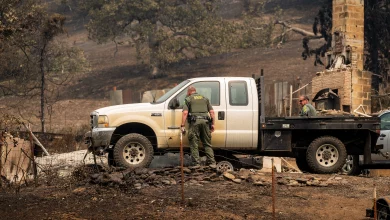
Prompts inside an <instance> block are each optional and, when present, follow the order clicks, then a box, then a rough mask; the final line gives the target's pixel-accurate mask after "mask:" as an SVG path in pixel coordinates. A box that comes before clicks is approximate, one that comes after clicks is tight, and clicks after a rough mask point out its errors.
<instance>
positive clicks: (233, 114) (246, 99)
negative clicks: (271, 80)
mask: <svg viewBox="0 0 390 220" xmlns="http://www.w3.org/2000/svg"><path fill="white" fill-rule="evenodd" d="M225 83H226V85H227V86H226V105H227V112H226V123H227V124H226V130H227V131H226V148H231V149H232V148H235V149H239V148H246V149H248V148H255V147H256V146H254V141H253V137H254V132H255V130H256V129H255V128H254V123H257V118H256V117H255V115H254V108H257V106H254V104H253V101H252V99H253V94H252V90H254V91H256V88H251V84H250V80H249V79H239V78H238V79H234V78H233V79H232V78H230V79H229V78H228V79H226V82H225ZM256 112H257V111H256Z"/></svg>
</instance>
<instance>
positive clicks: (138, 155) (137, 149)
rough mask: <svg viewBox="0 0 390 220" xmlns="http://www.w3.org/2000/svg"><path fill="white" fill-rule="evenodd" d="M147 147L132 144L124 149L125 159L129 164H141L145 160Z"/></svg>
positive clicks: (136, 143)
mask: <svg viewBox="0 0 390 220" xmlns="http://www.w3.org/2000/svg"><path fill="white" fill-rule="evenodd" d="M145 154H146V152H145V147H144V146H143V145H142V144H140V143H138V142H132V143H129V144H128V145H126V146H125V147H124V148H123V158H124V159H125V160H126V162H127V163H129V164H139V163H141V162H142V161H143V160H144V159H145Z"/></svg>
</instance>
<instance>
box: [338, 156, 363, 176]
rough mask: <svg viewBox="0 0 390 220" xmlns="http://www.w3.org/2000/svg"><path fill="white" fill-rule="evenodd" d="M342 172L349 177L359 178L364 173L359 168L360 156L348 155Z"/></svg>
mask: <svg viewBox="0 0 390 220" xmlns="http://www.w3.org/2000/svg"><path fill="white" fill-rule="evenodd" d="M341 172H342V173H344V174H347V175H349V176H358V175H360V174H361V173H362V169H361V168H360V166H359V155H348V156H347V159H346V162H345V164H344V165H343V168H341Z"/></svg>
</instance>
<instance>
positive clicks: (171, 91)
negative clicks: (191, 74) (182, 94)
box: [154, 80, 190, 103]
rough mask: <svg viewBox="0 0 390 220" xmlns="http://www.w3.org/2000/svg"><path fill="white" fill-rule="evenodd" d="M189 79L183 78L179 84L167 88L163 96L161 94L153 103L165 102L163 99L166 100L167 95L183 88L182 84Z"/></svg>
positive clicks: (169, 95)
mask: <svg viewBox="0 0 390 220" xmlns="http://www.w3.org/2000/svg"><path fill="white" fill-rule="evenodd" d="M189 82H190V81H189V80H185V81H183V82H181V83H180V84H179V85H177V86H175V87H174V88H173V89H171V90H169V91H168V92H167V93H165V94H164V95H163V96H161V97H160V98H159V99H157V101H156V102H154V103H161V102H165V100H167V99H168V98H169V97H171V96H172V95H173V94H174V93H175V92H177V91H178V90H179V89H181V88H183V86H184V85H186V84H187V83H189Z"/></svg>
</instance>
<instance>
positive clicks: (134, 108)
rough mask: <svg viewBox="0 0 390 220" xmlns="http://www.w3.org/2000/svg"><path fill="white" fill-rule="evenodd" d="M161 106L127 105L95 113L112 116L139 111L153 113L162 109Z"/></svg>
mask: <svg viewBox="0 0 390 220" xmlns="http://www.w3.org/2000/svg"><path fill="white" fill-rule="evenodd" d="M161 105H162V103H161V104H151V103H136V104H125V105H113V106H109V107H104V108H99V109H97V110H95V111H94V112H97V113H98V114H99V115H112V114H117V113H126V112H139V111H152V110H157V109H160V108H161V107H160V106H161Z"/></svg>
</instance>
